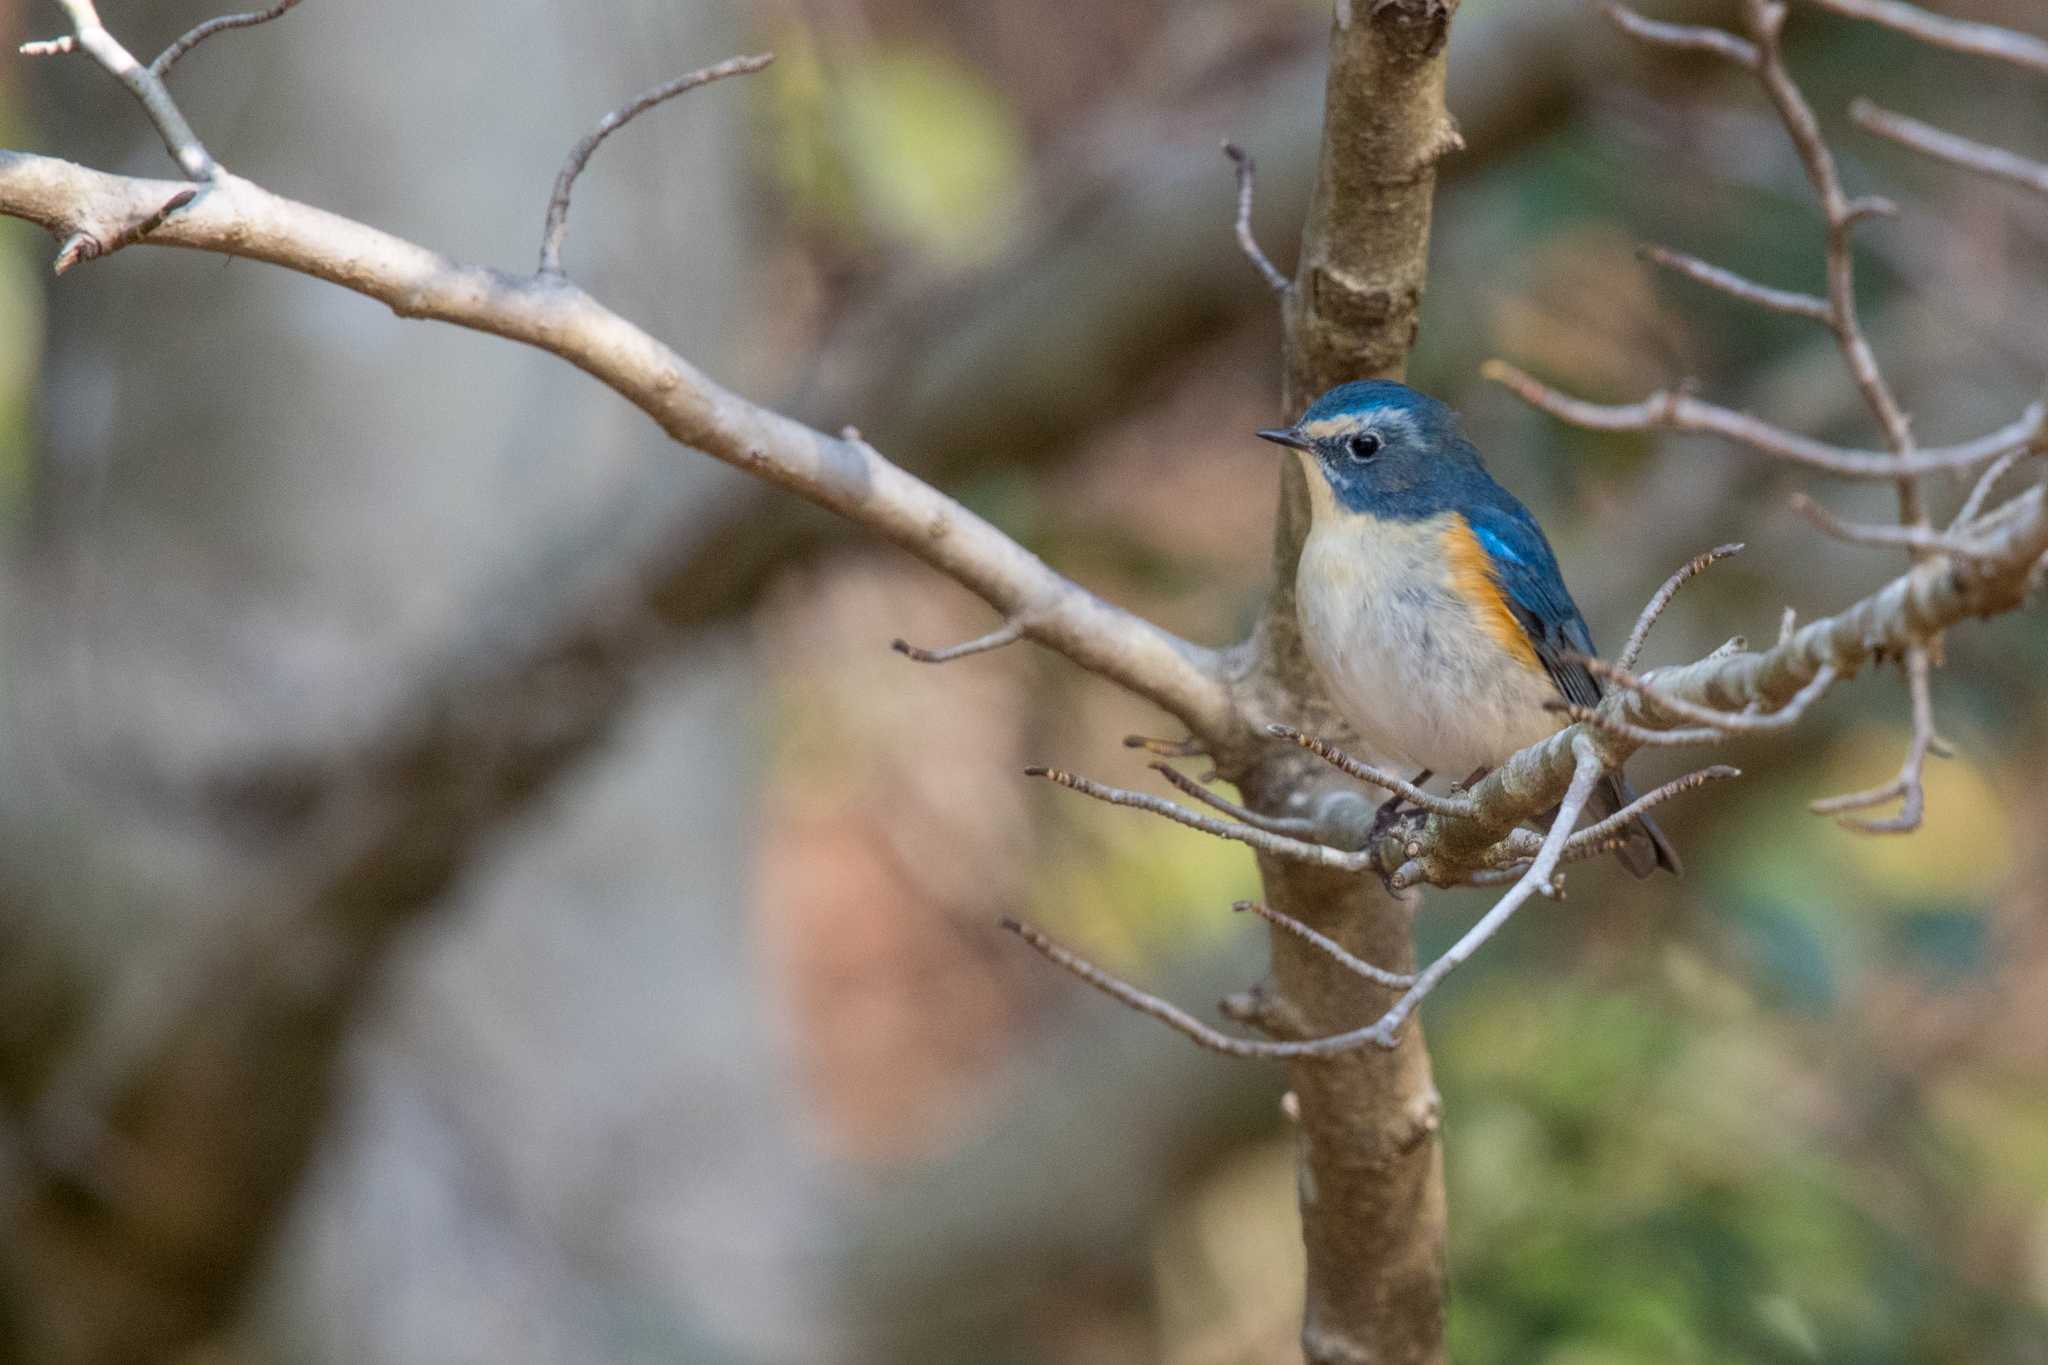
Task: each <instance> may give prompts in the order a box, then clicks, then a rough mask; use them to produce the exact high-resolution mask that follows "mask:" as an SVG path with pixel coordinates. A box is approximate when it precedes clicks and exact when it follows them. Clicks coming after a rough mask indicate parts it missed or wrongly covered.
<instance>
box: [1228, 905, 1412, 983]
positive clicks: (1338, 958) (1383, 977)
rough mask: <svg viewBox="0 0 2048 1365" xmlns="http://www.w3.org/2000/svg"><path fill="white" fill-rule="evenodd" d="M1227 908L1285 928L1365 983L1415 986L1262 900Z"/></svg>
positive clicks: (1404, 975)
mask: <svg viewBox="0 0 2048 1365" xmlns="http://www.w3.org/2000/svg"><path fill="white" fill-rule="evenodd" d="M1230 908H1231V909H1233V910H1235V911H1237V912H1238V913H1240V914H1244V913H1247V912H1248V913H1250V914H1254V915H1257V916H1258V917H1259V918H1260V919H1262V920H1264V921H1266V923H1268V924H1270V925H1273V926H1274V927H1276V928H1279V929H1284V930H1285V931H1287V932H1288V933H1290V934H1292V935H1294V936H1295V937H1296V938H1298V939H1300V940H1301V941H1302V942H1304V943H1306V944H1309V945H1310V946H1312V947H1314V948H1317V949H1319V950H1320V951H1321V952H1323V953H1324V954H1326V955H1327V956H1328V957H1329V958H1330V960H1331V961H1333V962H1335V963H1336V964H1337V965H1338V966H1340V967H1342V968H1343V969H1344V970H1345V971H1347V972H1352V973H1355V974H1357V975H1359V976H1362V977H1364V978H1365V979H1366V980H1367V981H1372V982H1376V983H1377V984H1379V985H1382V986H1392V987H1393V988H1394V989H1396V990H1399V989H1401V988H1402V987H1404V986H1412V985H1414V984H1415V975H1414V973H1412V972H1390V971H1388V970H1387V969H1386V968H1385V967H1375V966H1374V965H1373V964H1372V963H1370V962H1367V961H1366V960H1365V959H1364V958H1362V957H1359V956H1357V955H1356V954H1354V953H1352V952H1351V951H1349V950H1348V949H1346V948H1345V946H1344V945H1343V944H1341V943H1339V942H1337V940H1336V939H1333V938H1331V937H1330V936H1329V935H1327V934H1319V933H1317V932H1316V931H1315V930H1313V929H1311V928H1309V927H1308V926H1307V925H1306V924H1303V923H1302V922H1301V921H1300V920H1298V919H1296V918H1294V917H1293V916H1292V915H1283V914H1281V913H1280V912H1279V911H1278V910H1275V909H1274V908H1273V907H1272V906H1270V905H1267V904H1265V903H1263V902H1261V901H1238V902H1237V903H1236V904H1235V905H1232V906H1231V907H1230Z"/></svg>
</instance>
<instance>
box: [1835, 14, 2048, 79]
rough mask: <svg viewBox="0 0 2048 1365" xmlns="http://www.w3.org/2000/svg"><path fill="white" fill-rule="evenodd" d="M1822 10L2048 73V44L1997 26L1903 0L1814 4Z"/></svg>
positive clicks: (1951, 47)
mask: <svg viewBox="0 0 2048 1365" xmlns="http://www.w3.org/2000/svg"><path fill="white" fill-rule="evenodd" d="M1813 3H1814V4H1816V5H1819V6H1820V7H1821V8H1822V9H1828V10H1833V11H1834V12H1835V13H1837V14H1843V15H1847V16H1848V17H1849V18H1851V19H1868V20H1869V21H1870V22H1871V23H1873V24H1882V25H1884V26H1885V27H1886V28H1890V29H1897V30H1898V31H1899V32H1900V33H1904V34H1907V35H1909V36H1911V37H1914V38H1918V39H1919V40H1920V41H1921V42H1923V43H1927V44H1929V45H1930V46H1933V47H1944V48H1947V49H1948V50H1949V51H1951V52H1962V53H1966V54H1968V55H1970V56H1972V57H1992V58H1996V59H1997V60H1999V61H2002V62H2011V63H2013V64H2014V65H2015V66H2023V67H2026V68H2028V69H2030V70H2033V71H2039V72H2043V73H2048V42H2044V41H2043V40H2041V39H2039V38H2035V37H2032V36H2031V35H2029V34H2025V33H2016V32H2014V31H2013V30H2012V29H2009V28H1999V27H1998V26H1997V25H1995V24H1980V23H1974V22H1972V21H1970V20H1968V19H1949V18H1944V17H1942V16H1941V15H1936V14H1929V13H1928V12H1927V11H1926V10H1923V9H1920V8H1919V7H1918V6H1915V5H1908V4H1903V3H1901V0H1813Z"/></svg>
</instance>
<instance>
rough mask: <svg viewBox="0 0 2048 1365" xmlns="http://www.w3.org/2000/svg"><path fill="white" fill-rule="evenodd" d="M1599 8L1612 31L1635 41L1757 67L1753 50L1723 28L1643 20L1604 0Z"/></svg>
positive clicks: (1626, 8)
mask: <svg viewBox="0 0 2048 1365" xmlns="http://www.w3.org/2000/svg"><path fill="white" fill-rule="evenodd" d="M1600 8H1601V10H1602V11H1603V12H1604V13H1605V14H1606V15H1607V17H1608V18H1609V19H1610V20H1612V21H1613V23H1614V26H1615V27H1616V28H1618V29H1620V30H1621V31H1622V32H1623V33H1626V34H1627V35H1628V36H1629V37H1631V38H1634V39H1635V40H1636V41H1638V42H1643V43H1648V44H1650V45H1651V46H1653V47H1665V48H1671V49H1674V50H1675V51H1679V52H1704V53H1707V54H1708V55H1710V56H1715V57H1720V58H1722V59H1723V60H1726V61H1731V62H1734V63H1735V64H1736V65H1737V66H1745V67H1749V68H1752V69H1754V68H1755V66H1756V64H1757V51H1756V48H1755V47H1754V46H1753V45H1752V44H1749V43H1746V42H1744V41H1743V40H1742V39H1740V38H1738V37H1736V36H1735V35H1734V34H1732V33H1729V32H1728V31H1726V30H1725V29H1718V28H1704V27H1701V26H1699V25H1696V24H1667V23H1664V22H1663V21H1661V20H1658V19H1647V18H1644V17H1643V16H1642V15H1640V14H1637V13H1636V12H1635V11H1634V10H1632V9H1630V8H1628V7H1627V6H1626V5H1619V4H1615V3H1613V0H1606V2H1605V3H1603V4H1602V5H1601V6H1600Z"/></svg>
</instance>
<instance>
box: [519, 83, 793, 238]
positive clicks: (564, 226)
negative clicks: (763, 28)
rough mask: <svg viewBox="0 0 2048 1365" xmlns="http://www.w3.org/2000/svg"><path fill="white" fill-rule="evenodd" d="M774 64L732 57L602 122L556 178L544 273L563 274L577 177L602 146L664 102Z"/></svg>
mask: <svg viewBox="0 0 2048 1365" xmlns="http://www.w3.org/2000/svg"><path fill="white" fill-rule="evenodd" d="M774 60H775V54H774V53H772V52H763V53H759V54H757V55H755V56H752V57H729V58H727V59H726V60H725V61H722V62H719V63H717V64H716V65H714V66H707V67H702V68H699V69H698V70H696V71H692V72H690V73H689V74H688V75H685V76H678V77H676V78H675V79H674V80H672V81H664V82H662V83H661V84H660V85H657V86H654V87H652V88H651V89H647V90H643V91H641V92H640V93H639V94H638V95H636V96H634V97H633V99H632V100H630V101H628V102H627V103H626V104H623V105H621V106H620V107H619V108H617V109H614V110H612V111H611V112H610V113H609V114H606V115H605V116H604V117H603V118H601V119H599V120H598V121H597V127H595V128H593V129H591V131H590V133H589V135H588V136H586V137H585V138H584V139H583V140H582V141H581V142H578V143H577V144H576V145H575V146H574V147H572V148H570V149H569V157H568V159H567V160H566V161H564V162H563V163H562V169H561V171H560V173H558V174H557V175H556V176H555V192H554V194H553V195H552V196H551V197H550V198H549V199H548V215H547V221H546V223H545V225H544V226H543V228H542V229H541V237H540V273H541V274H543V275H559V274H561V273H562V242H563V240H564V239H566V238H567V237H568V235H569V196H570V194H571V193H572V192H573V191H574V190H575V188H576V177H577V176H579V175H581V174H583V168H584V166H586V165H588V164H589V162H590V157H591V154H592V153H594V152H595V151H596V150H597V148H598V145H599V144H600V143H602V142H603V141H604V140H605V139H606V138H608V137H610V136H611V135H612V134H613V133H615V132H617V131H618V130H619V129H621V128H623V127H625V126H626V125H627V124H628V123H631V122H632V121H633V120H634V119H636V118H638V117H640V115H642V114H644V113H646V112H647V111H648V110H649V109H652V108H654V107H655V106H656V105H658V104H661V103H663V102H664V101H667V100H672V99H674V98H675V97H676V96H677V95H681V94H685V93H687V92H689V91H691V90H695V89H696V88H697V87H698V86H700V85H709V84H710V83H711V82H713V81H717V80H723V79H725V78H726V77H727V76H745V75H750V74H752V73H753V72H756V71H759V70H761V69H762V68H763V67H765V66H767V65H768V64H769V63H770V62H772V61H774Z"/></svg>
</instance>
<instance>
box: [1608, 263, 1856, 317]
mask: <svg viewBox="0 0 2048 1365" xmlns="http://www.w3.org/2000/svg"><path fill="white" fill-rule="evenodd" d="M1641 254H1642V256H1643V258H1644V259H1645V260H1647V261H1650V262H1651V263H1652V264H1655V265H1661V266H1663V267H1664V268H1665V269H1666V270H1670V271H1675V272H1676V273H1678V274H1680V275H1683V276H1685V277H1686V278H1687V279H1689V280H1692V281H1694V282H1695V283H1698V284H1703V285H1705V286H1706V287H1707V288H1709V289H1718V290H1720V291H1721V292H1722V293H1724V294H1726V295H1728V296H1729V297H1731V298H1737V299H1740V300H1742V301H1743V302H1744V303H1751V304H1755V305H1756V306H1757V307H1759V308H1763V309H1767V310H1769V311H1770V312H1773V313H1789V314H1791V315H1792V316H1793V317H1798V318H1808V319H1811V320H1812V321H1814V322H1820V323H1831V322H1832V321H1833V318H1834V315H1833V314H1832V313H1831V312H1829V310H1828V301H1827V300H1826V299H1824V298H1821V297H1819V296H1818V295H1815V294H1801V293H1799V292H1797V291H1795V290H1791V289H1773V288H1772V287H1771V286H1770V285H1767V284H1758V283H1757V282H1756V281H1755V280H1749V279H1744V278H1743V277H1742V276H1740V275H1738V274H1736V273H1735V272H1734V271H1732V270H1724V269H1722V268H1721V267H1720V266H1718V265H1709V264H1708V263H1707V262H1705V261H1703V260H1701V259H1700V258H1699V257H1697V256H1688V255H1686V254H1685V253H1684V252H1683V251H1673V250H1671V248H1669V247H1662V246H1653V245H1645V246H1644V247H1642V248H1641Z"/></svg>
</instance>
